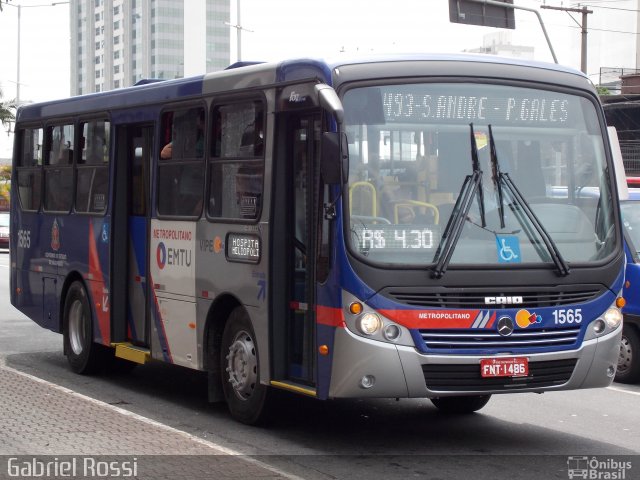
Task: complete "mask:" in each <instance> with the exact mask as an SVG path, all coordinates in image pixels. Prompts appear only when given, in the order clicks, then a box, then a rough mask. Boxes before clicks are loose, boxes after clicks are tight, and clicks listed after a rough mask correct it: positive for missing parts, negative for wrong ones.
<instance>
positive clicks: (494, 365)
mask: <svg viewBox="0 0 640 480" xmlns="http://www.w3.org/2000/svg"><path fill="white" fill-rule="evenodd" d="M480 375H481V376H482V377H483V378H493V377H526V376H527V375H529V361H528V360H527V359H526V358H525V357H508V358H484V359H482V360H480Z"/></svg>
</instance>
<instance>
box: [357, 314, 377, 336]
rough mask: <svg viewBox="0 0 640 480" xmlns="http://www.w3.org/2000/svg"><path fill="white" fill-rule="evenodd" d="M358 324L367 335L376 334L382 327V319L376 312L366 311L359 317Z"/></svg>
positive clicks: (359, 328)
mask: <svg viewBox="0 0 640 480" xmlns="http://www.w3.org/2000/svg"><path fill="white" fill-rule="evenodd" d="M357 326H358V330H360V331H361V332H362V333H364V334H365V335H374V334H375V333H376V332H377V331H378V330H380V327H382V320H380V317H379V316H378V315H376V314H375V313H365V314H364V315H362V316H361V317H360V318H359V319H358V322H357Z"/></svg>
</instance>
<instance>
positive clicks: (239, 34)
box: [224, 0, 253, 62]
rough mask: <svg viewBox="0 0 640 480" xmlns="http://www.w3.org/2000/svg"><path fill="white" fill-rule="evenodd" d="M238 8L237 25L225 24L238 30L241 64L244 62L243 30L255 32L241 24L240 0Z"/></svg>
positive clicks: (238, 0)
mask: <svg viewBox="0 0 640 480" xmlns="http://www.w3.org/2000/svg"><path fill="white" fill-rule="evenodd" d="M237 2H238V3H237V7H236V24H235V25H233V24H232V23H229V22H224V24H225V25H228V26H229V27H231V28H235V29H236V33H237V48H238V59H237V61H238V62H239V61H240V60H242V30H246V31H247V32H253V30H249V29H248V28H244V27H243V26H242V24H241V23H240V0H237Z"/></svg>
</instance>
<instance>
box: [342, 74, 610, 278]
mask: <svg viewBox="0 0 640 480" xmlns="http://www.w3.org/2000/svg"><path fill="white" fill-rule="evenodd" d="M343 103H344V109H345V118H346V132H347V138H348V142H349V177H348V184H347V190H346V192H347V193H348V195H347V199H346V201H345V208H346V212H345V214H346V216H347V219H348V220H347V222H348V223H347V224H348V227H349V229H350V234H349V236H348V237H349V239H350V247H351V250H352V251H353V252H354V253H356V254H357V255H358V256H359V257H361V258H363V259H365V260H366V261H370V262H373V263H379V264H389V265H390V266H394V265H400V264H402V265H418V266H419V265H430V264H434V263H437V262H439V263H438V264H440V263H442V258H443V256H444V255H446V252H445V251H443V246H445V245H448V246H449V247H450V250H451V251H450V252H449V255H450V258H448V259H447V262H446V263H447V264H450V265H455V264H481V265H495V264H509V263H516V264H520V263H527V264H531V263H534V264H535V263H549V264H553V263H554V262H555V264H556V265H565V263H564V262H565V261H566V262H569V263H571V262H573V263H574V264H575V263H585V262H586V263H589V262H596V261H600V260H601V259H603V258H604V257H606V256H607V255H609V254H610V253H612V252H613V251H614V246H615V244H616V234H615V231H616V229H615V228H614V215H613V201H612V195H611V186H610V184H609V182H610V176H609V173H608V169H607V162H606V158H605V149H604V144H603V140H602V136H603V130H602V128H601V126H600V122H599V120H598V115H597V111H596V105H595V104H594V103H593V102H592V101H591V100H589V99H588V98H586V97H584V96H580V95H573V94H570V93H566V91H563V92H559V91H552V90H542V89H533V88H522V87H517V86H507V85H491V84H487V83H468V82H455V83H454V82H452V83H410V84H385V85H378V86H370V85H368V86H365V87H359V88H358V87H356V88H351V89H349V90H347V91H346V92H345V94H344V99H343ZM468 182H472V183H474V184H473V185H466V184H467V183H468ZM507 184H509V185H510V187H511V188H507ZM465 206H466V208H465ZM455 223H459V225H458V227H459V228H457V229H456V228H454V226H455V225H454V224H455ZM449 236H455V238H454V239H453V241H449V242H448V243H447V242H446V240H447V237H449ZM445 249H446V247H445ZM566 273H568V269H567V271H566Z"/></svg>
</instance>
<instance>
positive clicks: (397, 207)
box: [393, 200, 440, 225]
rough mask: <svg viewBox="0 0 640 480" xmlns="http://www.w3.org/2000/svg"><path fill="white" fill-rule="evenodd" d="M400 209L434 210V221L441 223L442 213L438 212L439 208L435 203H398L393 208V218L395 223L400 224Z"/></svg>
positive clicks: (412, 201)
mask: <svg viewBox="0 0 640 480" xmlns="http://www.w3.org/2000/svg"><path fill="white" fill-rule="evenodd" d="M400 207H425V208H428V209H429V210H433V221H434V222H435V223H436V225H437V224H438V223H440V212H439V211H438V207H436V206H435V205H434V204H433V203H426V202H420V201H418V200H402V201H400V202H397V203H396V204H394V206H393V218H394V221H395V223H398V216H399V213H398V211H399V210H400Z"/></svg>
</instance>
